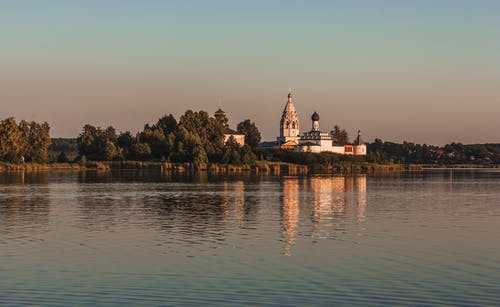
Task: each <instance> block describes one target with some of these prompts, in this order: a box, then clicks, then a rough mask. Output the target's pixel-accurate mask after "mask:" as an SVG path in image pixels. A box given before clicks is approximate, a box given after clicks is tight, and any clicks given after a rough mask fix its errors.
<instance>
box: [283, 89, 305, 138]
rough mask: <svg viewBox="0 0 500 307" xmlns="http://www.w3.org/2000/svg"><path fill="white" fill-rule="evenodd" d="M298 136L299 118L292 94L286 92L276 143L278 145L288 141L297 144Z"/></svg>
mask: <svg viewBox="0 0 500 307" xmlns="http://www.w3.org/2000/svg"><path fill="white" fill-rule="evenodd" d="M299 134H300V130H299V117H298V116H297V111H296V110H295V106H294V104H293V101H292V93H291V91H288V101H287V102H286V105H285V109H284V110H283V114H282V115H281V121H280V136H279V137H278V141H279V142H280V143H285V142H288V141H294V142H296V143H298V141H299V138H300V136H299Z"/></svg>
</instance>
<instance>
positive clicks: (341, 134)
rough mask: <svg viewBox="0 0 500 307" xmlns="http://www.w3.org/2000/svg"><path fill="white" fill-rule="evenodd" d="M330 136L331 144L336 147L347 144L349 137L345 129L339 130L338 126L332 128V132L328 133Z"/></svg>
mask: <svg viewBox="0 0 500 307" xmlns="http://www.w3.org/2000/svg"><path fill="white" fill-rule="evenodd" d="M330 134H331V136H332V138H333V143H334V144H337V145H345V144H347V143H349V135H348V134H347V131H345V129H342V130H340V127H339V126H338V125H335V126H334V127H333V130H332V131H330Z"/></svg>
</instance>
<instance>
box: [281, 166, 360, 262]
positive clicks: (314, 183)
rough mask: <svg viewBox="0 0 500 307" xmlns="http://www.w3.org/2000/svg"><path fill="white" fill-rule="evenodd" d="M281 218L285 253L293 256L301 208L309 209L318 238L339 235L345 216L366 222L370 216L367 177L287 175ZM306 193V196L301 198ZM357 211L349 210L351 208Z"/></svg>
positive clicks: (283, 190) (283, 183)
mask: <svg viewBox="0 0 500 307" xmlns="http://www.w3.org/2000/svg"><path fill="white" fill-rule="evenodd" d="M281 189H282V197H281V218H282V225H283V236H284V241H285V246H284V254H285V255H288V256H290V255H292V253H291V248H292V246H293V245H294V244H295V241H296V237H297V231H298V228H299V223H300V210H301V208H302V209H308V208H309V204H310V210H311V213H310V217H311V222H312V234H313V236H314V237H316V238H327V237H333V236H335V235H336V232H337V231H338V230H342V231H343V230H345V229H343V227H344V226H343V225H344V224H345V221H344V219H346V218H350V217H351V216H352V217H354V218H357V220H358V221H360V222H363V221H364V220H365V218H366V176H365V175H358V176H356V177H344V176H338V177H311V178H304V179H303V180H302V181H301V180H299V179H298V178H294V177H284V178H283V179H282V182H281ZM301 193H304V194H303V195H304V197H302V198H301V197H300V196H301ZM348 209H349V210H350V211H352V210H354V211H353V212H352V214H351V213H349V214H348V213H347V210H348Z"/></svg>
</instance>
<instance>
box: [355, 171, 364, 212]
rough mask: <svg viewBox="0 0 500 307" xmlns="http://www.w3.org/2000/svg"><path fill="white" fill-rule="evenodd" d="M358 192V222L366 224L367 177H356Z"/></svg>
mask: <svg viewBox="0 0 500 307" xmlns="http://www.w3.org/2000/svg"><path fill="white" fill-rule="evenodd" d="M355 182H356V191H357V193H358V204H357V205H358V220H359V221H360V222H364V221H365V218H366V175H358V176H357V177H355Z"/></svg>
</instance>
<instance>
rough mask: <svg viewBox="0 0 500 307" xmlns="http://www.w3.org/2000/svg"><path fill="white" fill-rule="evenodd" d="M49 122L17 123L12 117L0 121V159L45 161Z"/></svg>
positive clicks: (17, 161) (18, 161)
mask: <svg viewBox="0 0 500 307" xmlns="http://www.w3.org/2000/svg"><path fill="white" fill-rule="evenodd" d="M50 142H51V140H50V127H49V124H48V123H46V122H44V123H41V124H40V123H37V122H34V121H32V122H27V121H25V120H22V121H20V122H19V124H18V123H17V122H16V120H15V119H14V118H13V117H9V118H6V119H3V120H1V121H0V161H2V162H9V163H20V162H33V163H46V162H48V160H49V157H48V149H49V145H50Z"/></svg>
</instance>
